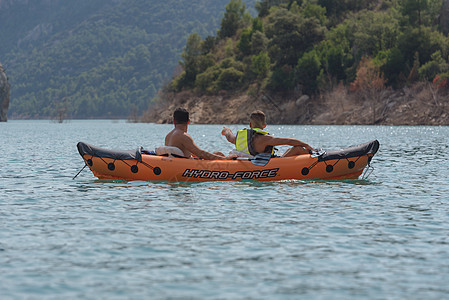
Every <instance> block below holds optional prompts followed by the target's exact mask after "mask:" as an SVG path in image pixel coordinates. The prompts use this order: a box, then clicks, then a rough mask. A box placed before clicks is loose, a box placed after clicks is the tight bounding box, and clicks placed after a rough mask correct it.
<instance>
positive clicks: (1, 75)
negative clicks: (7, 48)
mask: <svg viewBox="0 0 449 300" xmlns="http://www.w3.org/2000/svg"><path fill="white" fill-rule="evenodd" d="M8 108H9V82H8V77H6V74H5V70H4V69H3V66H2V64H1V63H0V122H6V121H7V118H6V114H7V113H8Z"/></svg>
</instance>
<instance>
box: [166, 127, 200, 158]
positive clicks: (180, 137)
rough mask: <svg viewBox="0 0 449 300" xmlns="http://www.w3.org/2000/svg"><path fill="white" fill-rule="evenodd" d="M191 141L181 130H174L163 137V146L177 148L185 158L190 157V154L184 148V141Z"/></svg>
mask: <svg viewBox="0 0 449 300" xmlns="http://www.w3.org/2000/svg"><path fill="white" fill-rule="evenodd" d="M189 139H190V140H191V141H192V142H193V140H192V137H190V135H188V134H187V133H186V132H184V131H183V130H181V129H178V128H174V129H173V130H172V131H170V132H169V133H168V134H167V136H166V137H165V146H171V147H178V148H179V149H180V150H181V151H182V152H183V153H184V156H185V157H188V158H190V157H192V152H190V151H189V150H188V149H187V148H186V146H185V145H186V140H189ZM187 142H188V141H187Z"/></svg>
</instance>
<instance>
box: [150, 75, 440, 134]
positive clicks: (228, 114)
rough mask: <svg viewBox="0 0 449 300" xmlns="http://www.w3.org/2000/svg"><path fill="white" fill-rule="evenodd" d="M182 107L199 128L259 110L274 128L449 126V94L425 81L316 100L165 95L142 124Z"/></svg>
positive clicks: (163, 119)
mask: <svg viewBox="0 0 449 300" xmlns="http://www.w3.org/2000/svg"><path fill="white" fill-rule="evenodd" d="M177 107H184V108H186V109H187V110H189V111H190V118H191V120H192V123H196V124H247V123H248V116H249V114H250V113H251V112H252V111H253V110H256V109H260V110H262V111H264V112H265V113H266V114H267V121H268V123H269V124H310V125H374V124H375V125H449V90H447V89H444V90H438V89H437V88H435V87H434V86H433V85H432V84H431V83H424V82H420V83H416V84H414V85H413V86H410V87H404V88H402V89H400V90H391V89H385V90H383V91H380V92H379V93H377V94H371V96H370V97H367V95H364V94H361V93H351V92H349V91H348V90H347V88H345V87H343V86H339V87H336V88H335V89H334V90H332V91H330V92H327V93H325V94H322V95H320V96H315V97H308V96H306V95H303V96H300V97H295V96H286V95H267V94H262V95H257V96H255V95H254V96H251V95H248V94H226V93H222V94H220V95H213V96H204V95H203V96H199V95H195V94H193V93H191V92H182V93H178V94H168V95H162V97H161V104H160V106H159V107H155V108H152V109H150V110H149V111H148V112H147V114H146V115H145V116H144V117H143V119H142V121H143V122H152V123H171V122H172V114H173V111H174V110H175V109H176V108H177Z"/></svg>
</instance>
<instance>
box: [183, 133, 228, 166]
mask: <svg viewBox="0 0 449 300" xmlns="http://www.w3.org/2000/svg"><path fill="white" fill-rule="evenodd" d="M183 144H184V147H185V148H186V149H187V150H189V151H190V152H191V153H192V154H194V155H196V156H198V157H199V158H202V159H208V160H216V159H227V157H225V156H220V155H215V154H213V153H210V152H207V151H205V150H203V149H201V148H200V147H198V146H197V145H196V144H195V142H194V141H193V139H192V137H191V136H190V135H187V134H186V135H185V136H184V141H183Z"/></svg>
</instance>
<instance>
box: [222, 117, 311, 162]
mask: <svg viewBox="0 0 449 300" xmlns="http://www.w3.org/2000/svg"><path fill="white" fill-rule="evenodd" d="M249 120H250V122H249V127H250V128H251V129H246V128H245V129H242V130H239V131H238V132H237V134H233V133H232V131H231V129H229V128H228V127H223V130H222V131H221V134H222V135H224V136H225V137H226V139H227V140H228V141H229V142H231V143H233V144H235V146H236V149H237V151H240V152H244V153H246V154H251V155H256V154H258V153H262V152H267V153H272V154H273V153H274V151H273V148H274V146H280V145H289V146H293V147H291V148H290V149H288V150H287V151H285V153H284V154H283V155H282V157H287V156H294V155H299V154H307V153H311V152H313V151H315V150H314V149H313V148H312V147H310V146H309V145H308V144H306V143H304V142H302V141H300V140H297V139H293V138H281V137H274V136H272V135H270V134H269V133H268V132H266V131H264V130H263V129H264V128H265V127H266V126H267V123H266V118H265V114H264V113H263V112H262V111H260V110H256V111H254V112H253V113H252V114H251V116H250V119H249Z"/></svg>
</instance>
